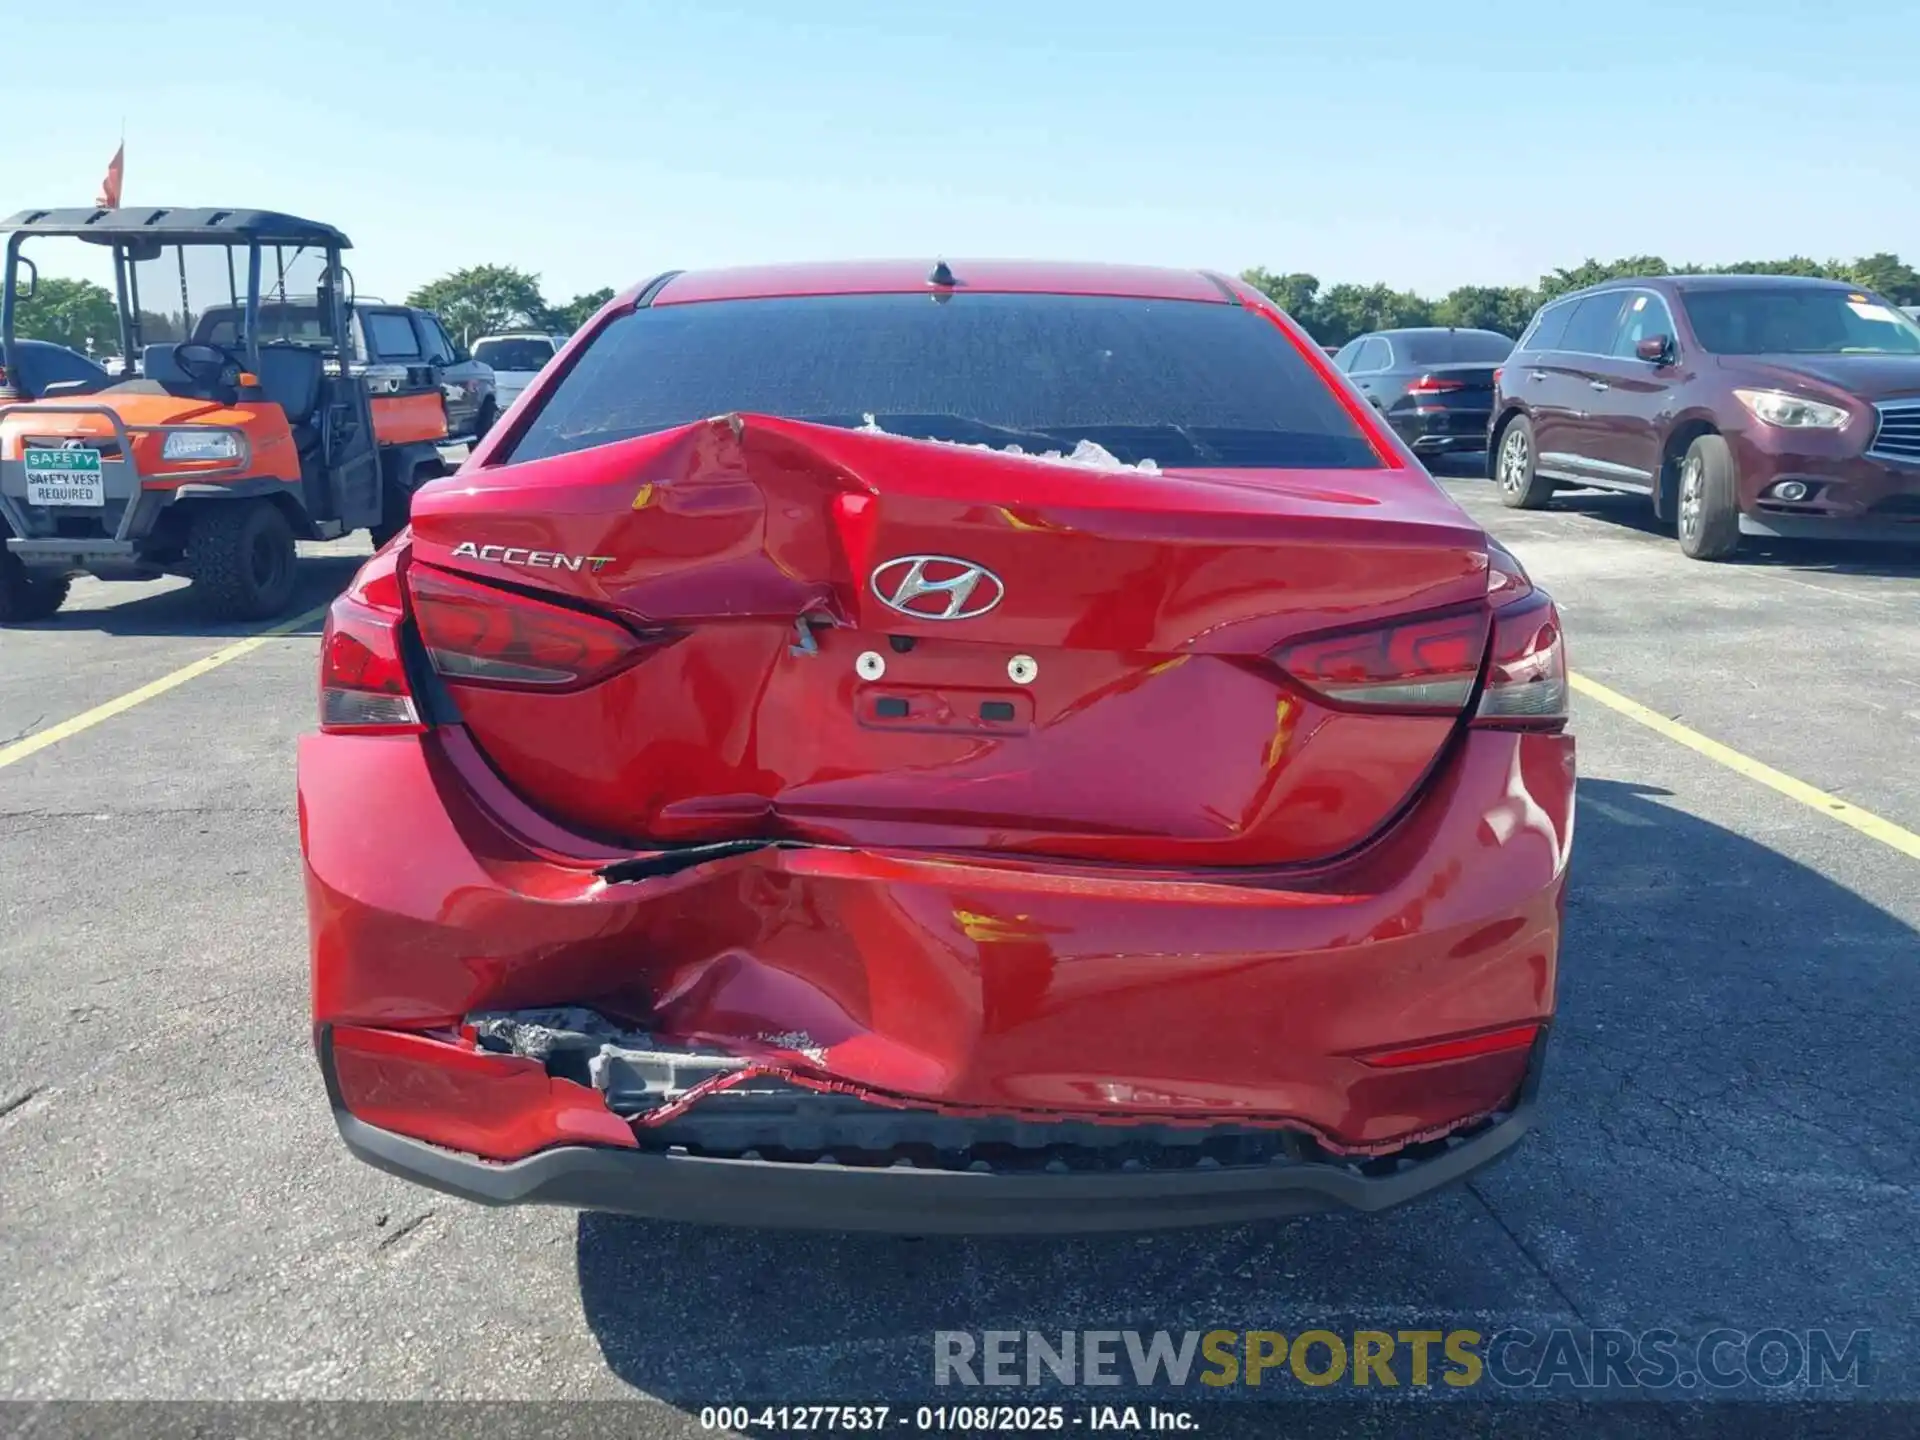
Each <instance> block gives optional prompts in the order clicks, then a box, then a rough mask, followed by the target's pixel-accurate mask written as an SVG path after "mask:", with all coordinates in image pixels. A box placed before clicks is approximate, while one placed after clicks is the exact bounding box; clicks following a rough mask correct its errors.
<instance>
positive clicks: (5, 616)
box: [0, 531, 73, 625]
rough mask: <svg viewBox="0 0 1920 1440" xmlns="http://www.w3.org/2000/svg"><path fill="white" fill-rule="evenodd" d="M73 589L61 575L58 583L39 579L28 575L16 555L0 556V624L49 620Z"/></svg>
mask: <svg viewBox="0 0 1920 1440" xmlns="http://www.w3.org/2000/svg"><path fill="white" fill-rule="evenodd" d="M3 533H5V532H4V531H0V534H3ZM72 588H73V581H71V580H69V579H68V578H67V577H66V576H64V575H62V576H61V577H60V578H59V579H58V580H47V579H42V578H38V577H36V576H33V575H30V574H29V573H28V572H27V567H26V566H25V565H22V564H21V563H20V559H19V557H18V556H15V555H7V554H4V553H0V625H25V624H28V623H30V622H32V621H35V620H45V619H48V618H49V617H50V616H52V615H53V613H54V612H55V611H56V610H58V609H59V608H60V607H61V606H62V605H64V604H66V603H67V592H68V591H69V590H71V589H72Z"/></svg>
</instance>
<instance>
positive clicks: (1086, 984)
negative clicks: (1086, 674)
mask: <svg viewBox="0 0 1920 1440" xmlns="http://www.w3.org/2000/svg"><path fill="white" fill-rule="evenodd" d="M460 743H461V742H460V741H459V738H458V736H457V735H455V734H451V733H447V732H437V733H436V734H435V735H433V736H429V737H426V738H424V739H417V738H414V737H386V738H373V737H359V736H335V735H316V736H308V737H306V738H305V739H304V740H303V742H302V746H301V757H300V794H299V802H300V820H301V830H302V841H303V850H304V853H305V858H306V863H307V890H308V911H309V918H310V924H311V931H312V958H313V1016H314V1020H315V1023H316V1025H317V1026H318V1027H320V1029H321V1033H323V1034H328V1033H330V1027H340V1028H341V1030H342V1043H343V1044H344V1043H346V1034H345V1031H346V1030H347V1029H352V1030H354V1031H356V1032H358V1034H359V1036H360V1037H361V1038H359V1039H358V1040H356V1041H355V1042H354V1043H355V1044H356V1045H358V1046H359V1047H361V1049H360V1053H361V1054H362V1055H376V1052H377V1061H376V1063H370V1064H367V1065H363V1066H362V1068H361V1069H360V1070H359V1071H358V1075H357V1078H350V1080H349V1083H348V1084H347V1086H346V1093H345V1095H344V1096H343V1094H342V1090H341V1088H340V1087H339V1086H338V1085H333V1077H332V1076H331V1073H330V1085H332V1086H333V1098H334V1101H335V1108H336V1110H340V1111H351V1112H352V1113H351V1114H345V1115H343V1116H342V1126H341V1129H342V1134H343V1136H344V1137H345V1138H346V1140H347V1142H348V1144H349V1147H350V1148H352V1149H353V1150H354V1151H355V1153H357V1154H360V1155H361V1156H362V1158H364V1159H366V1160H368V1161H369V1162H370V1163H373V1164H376V1165H380V1166H381V1167H382V1168H386V1169H389V1170H392V1171H394V1172H395V1173H400V1174H405V1175H408V1176H409V1177H410V1178H414V1179H417V1180H419V1181H421V1183H424V1184H428V1185H433V1186H437V1187H439V1188H442V1189H447V1190H450V1191H452V1192H453V1193H457V1194H467V1195H470V1196H471V1197H472V1198H475V1199H479V1200H483V1201H487V1202H489V1203H494V1204H507V1203H515V1202H519V1201H527V1202H534V1203H555V1204H577V1205H587V1206H590V1207H593V1208H605V1209H615V1210H625V1211H628V1212H630V1213H635V1214H644V1215H668V1214H683V1213H689V1214H691V1215H692V1217H693V1218H707V1219H731V1220H734V1221H736V1222H737V1223H750V1224H769V1225H794V1224H816V1225H831V1226H834V1227H838V1228H849V1227H851V1228H862V1227H865V1228H880V1229H888V1228H905V1229H909V1230H914V1229H918V1230H925V1229H928V1228H930V1227H932V1226H933V1222H932V1221H930V1220H928V1219H927V1218H926V1216H925V1215H924V1213H922V1212H923V1207H924V1206H925V1205H926V1204H927V1203H929V1202H928V1201H927V1200H926V1199H924V1198H922V1197H926V1196H935V1195H937V1196H938V1197H939V1198H938V1202H937V1203H939V1204H941V1205H943V1206H947V1205H951V1206H952V1207H953V1211H954V1215H955V1220H954V1227H955V1228H963V1229H972V1228H995V1227H1014V1228H1018V1227H1022V1226H1037V1227H1038V1228H1043V1229H1047V1228H1057V1229H1074V1228H1100V1227H1102V1226H1109V1227H1118V1228H1125V1227H1132V1226H1137V1225H1142V1224H1199V1223H1205V1222H1207V1221H1210V1220H1230V1219H1234V1218H1242V1217H1247V1216H1252V1215H1277V1214H1289V1213H1298V1212H1299V1211H1302V1210H1307V1209H1316V1208H1324V1207H1326V1206H1330V1205H1331V1206H1347V1207H1351V1208H1356V1209H1362V1210H1369V1209H1380V1208H1384V1207H1386V1206H1389V1205H1395V1204H1399V1203H1401V1202H1402V1201H1403V1200H1405V1199H1410V1198H1413V1197H1414V1196H1416V1195H1418V1194H1420V1193H1422V1192H1423V1191H1425V1190H1427V1189H1431V1188H1433V1187H1434V1186H1436V1185H1443V1184H1447V1183H1449V1182H1450V1181H1451V1180H1453V1179H1455V1178H1458V1176H1459V1175H1460V1174H1464V1173H1466V1171H1467V1170H1470V1169H1472V1168H1474V1167H1475V1166H1477V1165H1480V1164H1484V1163H1486V1162H1487V1161H1489V1160H1491V1159H1493V1158H1495V1157H1496V1156H1497V1155H1499V1154H1501V1153H1504V1151H1505V1150H1506V1149H1508V1148H1510V1146H1511V1145H1512V1144H1513V1142H1514V1141H1515V1140H1517V1139H1518V1138H1519V1135H1520V1134H1521V1133H1522V1132H1523V1131H1524V1130H1525V1128H1526V1125H1527V1110H1526V1107H1525V1105H1524V1103H1523V1102H1522V1100H1521V1098H1520V1097H1521V1095H1522V1092H1523V1090H1524V1089H1525V1088H1526V1087H1527V1086H1529V1085H1531V1083H1532V1076H1533V1072H1534V1071H1535V1070H1537V1056H1536V1063H1535V1064H1534V1065H1533V1066H1532V1067H1530V1065H1529V1055H1528V1052H1526V1051H1523V1050H1511V1049H1507V1050H1502V1051H1501V1052H1500V1053H1480V1054H1476V1055H1474V1056H1472V1057H1471V1058H1449V1059H1446V1060H1444V1061H1442V1062H1437V1063H1427V1062H1425V1061H1420V1062H1411V1063H1402V1062H1394V1063H1393V1064H1391V1065H1385V1064H1382V1063H1378V1062H1377V1055H1378V1052H1382V1051H1387V1050H1397V1049H1400V1048H1402V1047H1418V1046H1421V1045H1424V1044H1428V1043H1431V1042H1435V1041H1439V1040H1442V1039H1450V1038H1453V1037H1468V1036H1477V1035H1480V1034H1482V1033H1483V1032H1493V1031H1500V1030H1503V1029H1506V1028H1509V1027H1515V1026H1522V1025H1529V1026H1530V1025H1535V1024H1539V1023H1543V1022H1546V1021H1548V1020H1550V1018H1551V1016H1552V1013H1553V1008H1554V992H1555V975H1556V966H1557V959H1558V946H1559V934H1560V906H1561V896H1562V887H1563V884H1564V879H1565V868H1566V861H1567V856H1568V853H1569V850H1570V847H1571V843H1572V831H1573V742H1572V740H1571V739H1570V738H1568V737H1566V736H1560V735H1546V734H1520V733H1502V732H1493V731H1472V732H1468V733H1467V734H1466V735H1464V736H1463V737H1461V743H1459V744H1458V745H1456V746H1455V747H1454V748H1453V750H1452V752H1451V753H1450V754H1449V756H1448V757H1447V758H1446V759H1445V760H1443V762H1442V763H1441V765H1440V767H1439V770H1438V772H1437V773H1436V775H1435V776H1434V777H1432V778H1431V780H1430V781H1429V783H1428V785H1427V786H1426V787H1425V791H1424V794H1423V798H1422V799H1421V800H1420V801H1419V802H1418V803H1417V804H1415V805H1414V806H1412V807H1411V808H1410V809H1409V810H1408V811H1407V813H1406V814H1405V815H1404V816H1402V818H1401V819H1400V820H1399V821H1398V822H1396V824H1395V825H1394V826H1393V827H1392V828H1391V829H1390V830H1389V831H1388V832H1387V833H1386V834H1385V835H1384V836H1383V837H1381V838H1380V839H1379V840H1378V841H1376V842H1375V843H1374V844H1373V845H1372V846H1370V847H1369V848H1368V849H1366V850H1365V851H1362V852H1360V853H1359V854H1357V855H1355V856H1353V857H1351V858H1349V859H1348V860H1346V861H1343V862H1341V863H1339V864H1337V865H1332V866H1329V867H1327V868H1325V869H1323V870H1322V871H1320V872H1318V873H1316V874H1294V875H1283V876H1277V877H1273V876H1270V877H1259V876H1252V875H1245V874H1239V873H1235V872H1214V873H1197V874H1196V873H1188V874H1167V873H1158V874H1156V873H1152V872H1142V871H1140V870H1138V869H1127V870H1121V871H1117V872H1116V871H1114V870H1112V869H1105V870H1103V869H1101V868H1100V867H1092V866H1079V867H1074V866H1065V865H1061V864H1057V863H1052V862H1048V863H1040V862H1035V861H1031V860H1026V861H1014V860H1009V859H1006V858H1004V857H1001V858H998V859H995V858H977V859H968V858H964V857H960V856H942V857H927V856H919V855H914V854H912V853H911V852H873V851H861V850H833V849H824V848H823V849H807V848H799V849H790V850H763V851H758V852H755V853H751V854H740V855H734V856H730V857H728V858H725V859H717V860H712V861H709V862H706V863H703V864H700V865H698V866H695V867H692V868H689V869H686V870H682V871H679V872H677V873H674V874H672V875H666V876H659V877H655V878H649V879H645V880H640V881H633V882H616V883H608V882H606V881H603V880H602V879H600V878H598V876H597V875H596V873H595V872H596V870H597V868H598V864H599V862H597V861H596V860H595V859H594V858H591V857H588V856H585V855H576V856H574V857H571V858H569V856H567V855H566V854H563V853H561V852H562V851H563V850H565V848H566V847H567V846H568V845H577V844H578V843H579V842H577V841H574V840H572V839H571V837H566V836H564V835H561V834H560V833H559V832H557V831H554V830H552V829H551V828H550V827H548V828H547V829H545V830H543V829H541V827H540V822H539V821H538V817H535V816H532V815H531V814H530V813H528V812H525V811H524V810H520V811H515V810H514V809H513V805H514V803H516V802H512V800H511V797H510V796H505V795H504V792H502V791H501V790H500V789H499V786H498V782H497V781H493V782H491V783H492V787H493V788H492V789H489V788H488V782H487V778H486V772H485V771H484V764H483V762H478V761H476V760H475V759H473V757H472V756H471V753H470V752H467V753H466V754H465V755H464V756H463V753H462V752H461V749H460ZM476 767H477V768H476ZM369 796H379V797H380V806H379V810H378V814H377V815H374V814H370V812H369V802H368V798H367V797H369ZM607 858H611V857H607ZM574 1005H580V1006H588V1007H591V1008H595V1009H597V1010H599V1011H601V1012H603V1013H605V1014H607V1015H610V1016H618V1017H624V1018H625V1019H626V1020H628V1021H631V1022H637V1023H639V1024H641V1025H643V1026H644V1027H645V1028H646V1029H647V1030H648V1031H650V1032H651V1033H653V1034H654V1035H657V1036H660V1037H664V1038H673V1037H682V1038H685V1039H689V1040H694V1039H697V1040H700V1041H703V1042H707V1043H713V1044H717V1045H721V1046H722V1047H723V1048H725V1049H727V1050H728V1051H730V1052H731V1053H734V1054H737V1055H740V1056H743V1057H749V1058H751V1059H752V1060H753V1061H755V1062H756V1063H759V1064H764V1065H766V1066H769V1067H772V1068H774V1069H780V1070H785V1071H790V1072H793V1073H796V1074H801V1075H805V1076H810V1077H813V1078H814V1079H816V1080H818V1081H820V1082H823V1083H824V1084H826V1085H827V1086H829V1087H831V1088H833V1089H834V1090H836V1091H837V1092H839V1093H851V1094H854V1095H857V1096H860V1097H863V1098H872V1099H873V1100H874V1101H875V1103H877V1104H882V1105H884V1104H897V1105H905V1106H908V1107H917V1108H919V1109H920V1110H922V1111H934V1112H938V1113H939V1114H941V1115H943V1116H945V1117H948V1118H949V1119H952V1118H955V1117H957V1118H958V1119H959V1120H961V1121H963V1122H967V1123H971V1119H977V1120H978V1122H979V1124H980V1126H981V1131H982V1133H983V1134H984V1133H986V1132H987V1131H989V1130H990V1129H991V1128H992V1126H993V1125H995V1124H1001V1125H1004V1124H1005V1123H1006V1122H1007V1117H1016V1118H1021V1117H1024V1118H1030V1119H1033V1120H1035V1121H1038V1122H1048V1121H1059V1122H1063V1123H1081V1124H1084V1123H1092V1124H1098V1125H1101V1126H1103V1127H1108V1126H1118V1127H1123V1128H1125V1127H1140V1128H1143V1129H1144V1128H1145V1127H1148V1126H1153V1125H1160V1126H1166V1125H1175V1126H1185V1127H1196V1128H1200V1129H1207V1128H1208V1127H1214V1128H1228V1127H1240V1128H1249V1127H1250V1128H1254V1129H1260V1130H1264V1131H1266V1132H1267V1133H1278V1132H1286V1133H1289V1134H1297V1135H1299V1136H1301V1137H1303V1141H1310V1142H1311V1143H1303V1145H1302V1146H1301V1147H1298V1148H1297V1149H1296V1152H1295V1153H1294V1154H1293V1156H1291V1157H1290V1158H1289V1160H1288V1161H1287V1162H1286V1163H1285V1164H1284V1165H1283V1164H1280V1163H1278V1162H1276V1163H1275V1165H1274V1166H1273V1168H1271V1169H1269V1168H1267V1167H1265V1166H1259V1167H1253V1168H1252V1169H1251V1170H1248V1169H1246V1168H1244V1167H1237V1166H1236V1165H1235V1164H1231V1163H1229V1164H1226V1165H1224V1166H1222V1167H1221V1168H1220V1169H1212V1168H1190V1169H1186V1170H1179V1171H1174V1170H1170V1169H1157V1170H1152V1171H1150V1173H1145V1174H1140V1173H1105V1172H1102V1173H1078V1172H1076V1173H1070V1174H1064V1175H1059V1174H1036V1173H1032V1172H1030V1171H1024V1170H1016V1171H1014V1172H1012V1173H1008V1174H1004V1175H1001V1174H992V1175H984V1176H983V1175H981V1174H978V1173H969V1172H968V1171H967V1170H966V1168H965V1166H964V1164H963V1165H962V1167H961V1169H960V1171H959V1173H949V1172H948V1171H946V1170H942V1169H922V1168H917V1167H913V1166H896V1167H895V1168H892V1169H878V1170H876V1169H875V1168H873V1167H872V1166H868V1167H867V1168H865V1169H864V1170H863V1169H862V1168H861V1167H860V1166H857V1165H856V1166H849V1167H846V1168H847V1169H848V1170H850V1171H852V1172H853V1173H851V1174H848V1175H840V1174H839V1169H840V1167H838V1166H837V1165H835V1164H834V1163H832V1162H830V1161H827V1160H825V1159H824V1158H822V1159H821V1161H820V1163H804V1164H802V1163H795V1162H794V1161H792V1160H791V1159H777V1160H776V1161H775V1162H773V1163H763V1162H760V1161H757V1160H754V1159H752V1158H750V1157H749V1156H747V1155H746V1154H745V1152H744V1151H743V1152H741V1153H740V1154H738V1155H729V1156H725V1157H719V1156H715V1155H713V1154H712V1153H711V1151H710V1150H709V1151H707V1152H706V1153H696V1154H679V1155H676V1154H671V1153H664V1152H666V1151H667V1150H668V1148H669V1145H668V1144H667V1143H663V1141H662V1134H663V1132H652V1133H649V1132H648V1131H647V1129H646V1122H645V1121H643V1120H637V1119H630V1118H627V1117H624V1116H623V1115H621V1114H616V1113H614V1111H613V1110H611V1109H609V1108H608V1106H607V1104H606V1100H605V1097H604V1096H603V1095H602V1093H601V1092H600V1091H598V1090H596V1089H594V1088H590V1087H589V1086H588V1085H586V1084H582V1083H577V1082H576V1081H574V1080H569V1079H566V1078H560V1077H559V1076H558V1075H557V1073H556V1072H555V1071H554V1070H552V1069H548V1068H543V1066H542V1064H541V1063H539V1062H538V1061H536V1060H535V1059H532V1058H520V1057H517V1056H501V1055H481V1054H476V1053H475V1052H474V1051H473V1050H472V1049H471V1048H468V1049H465V1050H462V1049H460V1048H459V1044H458V1041H457V1039H456V1034H457V1032H458V1031H459V1027H461V1026H462V1025H463V1024H464V1023H466V1021H467V1020H468V1018H469V1017H471V1016H473V1015H475V1014H476V1013H478V1012H496V1011H519V1010H526V1009H531V1008H538V1007H544V1006H574ZM329 1043H330V1042H329ZM342 1053H343V1056H344V1051H343V1052H342ZM1370 1056H1373V1057H1376V1059H1375V1060H1374V1061H1370V1060H1369V1058H1368V1057H1370ZM328 1063H329V1065H331V1062H330V1061H329V1062H328ZM343 1064H344V1060H343ZM888 1097H892V1098H891V1099H889V1098H888ZM707 1103H708V1102H706V1101H704V1100H702V1101H699V1102H697V1103H696V1107H695V1109H694V1110H693V1111H691V1112H689V1113H690V1114H692V1115H694V1116H695V1117H698V1116H699V1115H700V1114H701V1110H700V1108H699V1107H700V1106H703V1105H705V1104H707ZM970 1117H971V1119H970ZM1489 1119H1491V1121H1492V1122H1493V1123H1492V1124H1491V1125H1489V1124H1488V1121H1489ZM1463 1134H1464V1135H1466V1136H1467V1137H1468V1138H1466V1139H1464V1140H1462V1139H1461V1138H1460V1136H1461V1135H1463ZM422 1141H427V1142H432V1143H429V1144H424V1145H423V1144H421V1143H420V1142H422ZM582 1141H586V1142H589V1143H587V1144H585V1145H583V1144H582V1143H581V1142H582ZM1128 1143H1129V1144H1131V1143H1133V1141H1132V1139H1131V1135H1130V1138H1129V1141H1128ZM825 1144H826V1142H821V1141H814V1142H812V1143H811V1146H809V1145H808V1144H806V1143H803V1142H801V1141H799V1140H796V1141H795V1143H794V1144H793V1145H792V1146H791V1147H788V1148H789V1149H792V1150H800V1149H806V1148H818V1149H820V1150H821V1152H822V1155H823V1156H824V1154H825V1153H826V1152H825ZM1436 1147H1438V1148H1436ZM693 1148H694V1150H695V1151H700V1150H701V1149H702V1147H701V1146H700V1145H698V1144H696V1145H695V1146H694V1147H693ZM873 1148H884V1147H878V1146H876V1147H873ZM453 1152H461V1153H459V1154H455V1153H453ZM983 1153H984V1152H983ZM1408 1155H1418V1156H1419V1159H1418V1161H1417V1162H1415V1163H1412V1164H1409V1162H1408V1161H1407V1159H1406V1158H1405V1157H1406V1156H1408ZM1456 1157H1458V1158H1456ZM1320 1160H1325V1161H1326V1162H1327V1163H1325V1164H1324V1165H1322V1164H1317V1163H1306V1162H1317V1161H1320ZM1156 1163H1157V1162H1156ZM1381 1165H1384V1167H1385V1173H1372V1171H1371V1170H1369V1169H1368V1167H1369V1166H1371V1167H1372V1168H1373V1169H1379V1168H1380V1166H1381ZM836 1177H837V1178H836ZM988 1181H991V1182H992V1183H991V1184H988V1183H986V1182H988ZM899 1197H909V1198H905V1199H902V1198H899ZM1056 1201H1058V1202H1059V1204H1057V1205H1056V1204H1055V1203H1054V1202H1056ZM1036 1209H1038V1210H1054V1211H1057V1212H1059V1213H1056V1214H1055V1215H1054V1216H1053V1218H1051V1219H1039V1218H1034V1217H1033V1216H1030V1215H1029V1214H1028V1212H1030V1211H1034V1210H1036ZM1076 1209H1077V1210H1081V1211H1084V1212H1086V1213H1084V1214H1080V1215H1075V1214H1073V1213H1070V1212H1073V1211H1075V1210H1076ZM1163 1212H1164V1214H1165V1215H1166V1216H1169V1217H1176V1218H1160V1219H1156V1218H1154V1217H1156V1216H1159V1215H1161V1214H1162V1213H1163ZM809 1215H811V1216H814V1217H815V1218H813V1219H808V1218H807V1217H808V1216H809ZM1021 1217H1026V1218H1021ZM935 1228H937V1227H935Z"/></svg>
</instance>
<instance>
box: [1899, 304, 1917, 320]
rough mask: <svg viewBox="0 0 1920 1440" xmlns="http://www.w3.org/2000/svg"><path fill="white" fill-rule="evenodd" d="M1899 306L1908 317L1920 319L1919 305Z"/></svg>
mask: <svg viewBox="0 0 1920 1440" xmlns="http://www.w3.org/2000/svg"><path fill="white" fill-rule="evenodd" d="M1900 308H1901V310H1903V311H1904V312H1905V313H1906V315H1907V318H1908V319H1911V320H1920V305H1902V306H1901V307H1900Z"/></svg>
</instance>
